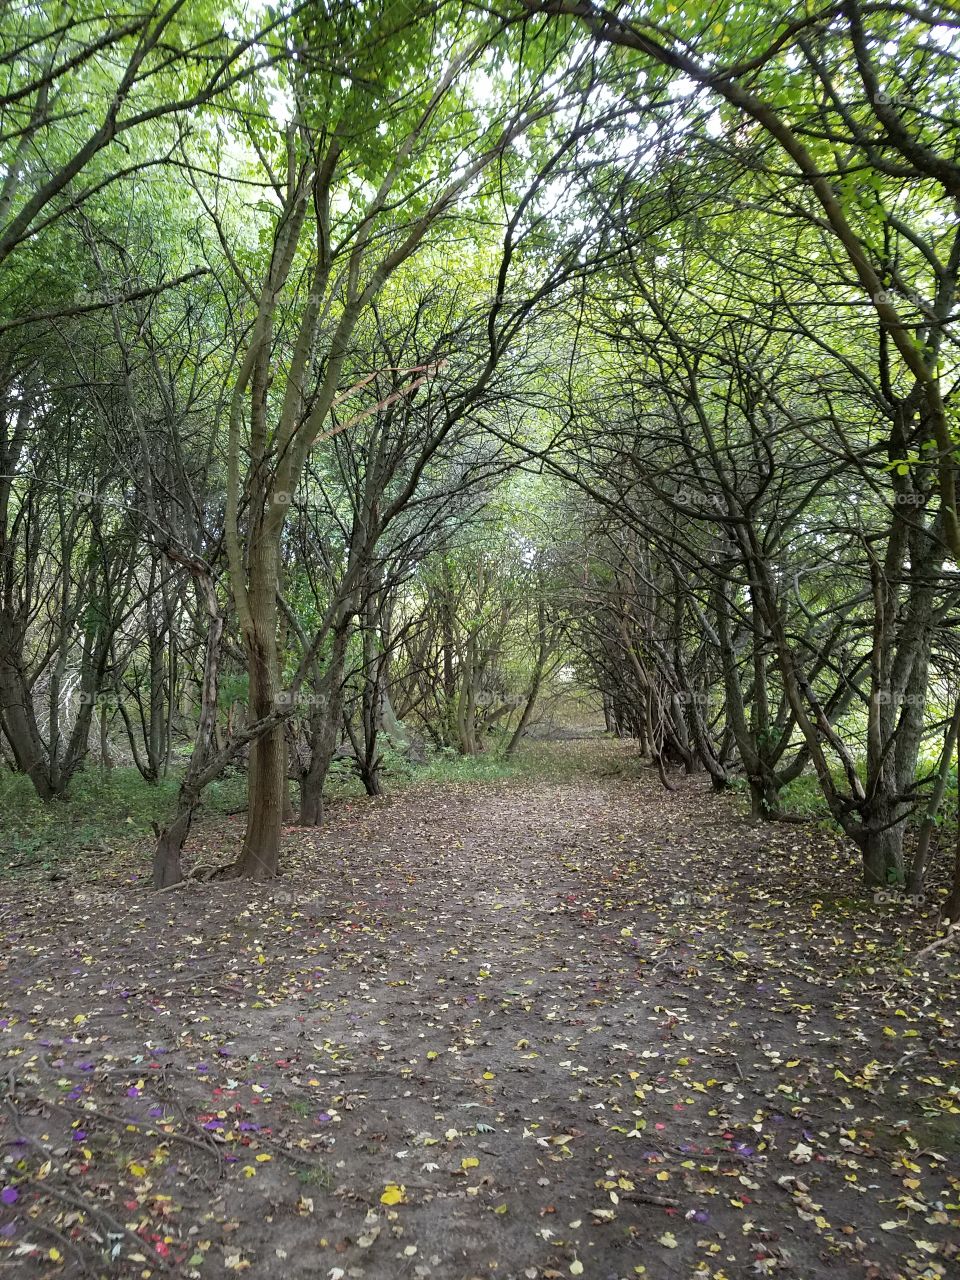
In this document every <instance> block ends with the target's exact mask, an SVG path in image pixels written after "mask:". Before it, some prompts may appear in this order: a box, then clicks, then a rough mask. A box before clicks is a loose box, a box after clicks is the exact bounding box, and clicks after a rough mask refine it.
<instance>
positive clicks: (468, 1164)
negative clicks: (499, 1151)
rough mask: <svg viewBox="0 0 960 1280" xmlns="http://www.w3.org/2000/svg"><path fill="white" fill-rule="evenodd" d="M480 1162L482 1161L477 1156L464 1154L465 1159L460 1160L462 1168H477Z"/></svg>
mask: <svg viewBox="0 0 960 1280" xmlns="http://www.w3.org/2000/svg"><path fill="white" fill-rule="evenodd" d="M479 1163H480V1161H479V1160H478V1159H477V1157H476V1156H464V1157H463V1159H462V1160H461V1161H460V1168H461V1169H476V1167H477V1165H478V1164H479Z"/></svg>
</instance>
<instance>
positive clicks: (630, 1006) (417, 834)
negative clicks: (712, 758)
mask: <svg viewBox="0 0 960 1280" xmlns="http://www.w3.org/2000/svg"><path fill="white" fill-rule="evenodd" d="M288 844H289V849H290V854H289V864H290V865H289V871H288V874H286V875H285V876H284V878H283V880H282V881H281V882H279V884H278V885H277V886H276V887H272V886H271V887H267V888H266V889H260V888H257V887H251V886H244V885H241V884H228V885H210V886H202V887H192V888H189V889H186V890H182V891H178V892H174V893H169V894H164V895H160V896H155V895H152V894H149V893H148V892H147V891H146V890H145V889H144V887H143V877H142V875H141V876H139V877H138V878H133V876H132V872H131V865H132V863H131V861H130V859H129V858H128V859H126V860H125V861H124V860H120V861H118V862H117V863H116V864H114V865H113V866H112V867H111V868H110V869H109V870H108V871H106V872H105V873H104V875H103V876H102V877H101V878H100V880H99V882H98V883H96V884H91V885H89V886H73V887H65V886H62V885H44V893H45V894H46V895H47V896H46V897H45V898H44V900H42V901H37V902H35V903H34V904H32V905H30V906H24V905H22V903H20V902H18V903H12V902H5V903H4V904H3V905H2V907H0V941H2V944H3V951H2V953H0V954H2V959H0V967H2V968H3V969H4V970H5V971H4V972H2V973H0V1091H2V1092H3V1094H4V1098H3V1106H2V1108H0V1141H2V1143H3V1146H2V1148H0V1152H2V1159H3V1161H4V1162H5V1163H4V1164H3V1165H0V1275H2V1276H15V1277H20V1276H39V1275H48V1274H49V1275H54V1274H62V1275H66V1274H68V1273H70V1274H76V1275H81V1274H84V1273H85V1274H87V1275H95V1276H118V1277H121V1276H122V1277H124V1278H126V1277H135V1276H136V1277H148V1276H153V1275H159V1274H163V1273H164V1271H165V1270H166V1271H167V1272H168V1273H170V1274H173V1275H176V1276H191V1277H192V1276H200V1277H204V1278H207V1277H220V1276H223V1275H230V1274H233V1273H235V1272H241V1271H244V1270H246V1271H248V1272H249V1274H250V1275H252V1276H257V1277H261V1276H262V1277H267V1276H269V1277H284V1278H286V1277H291V1278H294V1280H298V1278H299V1277H306V1276H311V1277H324V1278H326V1280H342V1278H344V1277H350V1278H351V1280H353V1278H358V1277H367V1278H369V1280H381V1278H384V1280H386V1278H391V1277H401V1276H402V1277H418V1278H421V1277H428V1276H429V1277H435V1278H436V1280H471V1278H474V1277H481V1276H482V1277H491V1276H494V1277H500V1278H501V1280H507V1278H508V1277H521V1276H524V1277H531V1278H532V1277H547V1278H549V1277H557V1276H564V1277H565V1276H569V1275H583V1276H585V1277H588V1278H592V1280H612V1278H615V1277H633V1276H637V1275H639V1276H645V1277H648V1278H649V1280H671V1278H673V1277H680V1278H683V1280H687V1278H689V1277H711V1278H712V1280H724V1277H726V1278H727V1280H734V1278H736V1277H741V1276H742V1277H746V1276H756V1275H781V1274H782V1275H786V1276H792V1277H798V1278H800V1280H814V1278H815V1277H820V1276H824V1277H826V1276H833V1275H841V1276H851V1277H868V1278H869V1277H876V1278H881V1277H882V1278H884V1280H887V1278H889V1280H893V1278H894V1277H907V1278H909V1280H914V1278H915V1277H925V1278H926V1277H929V1278H930V1280H934V1278H935V1277H941V1276H945V1275H948V1274H951V1272H952V1273H953V1274H956V1273H955V1272H953V1271H952V1269H953V1267H954V1266H955V1265H956V1264H955V1261H952V1260H951V1259H953V1258H954V1257H955V1255H956V1254H957V1245H958V1243H960V1229H958V1224H960V1208H958V1202H960V1162H958V1151H960V1136H958V1127H960V1125H958V1121H960V1093H958V1087H957V1080H958V1077H957V1059H958V1056H960V1054H958V1047H957V1046H958V1041H957V1022H956V1006H955V1005H954V1006H953V1007H952V1008H951V1007H950V1005H949V1003H948V1001H949V1000H950V998H951V992H952V993H953V997H954V998H955V995H956V992H957V989H958V988H957V985H956V981H955V979H956V969H957V962H956V960H955V959H954V958H952V957H950V956H946V957H943V958H940V957H935V958H934V959H933V960H931V961H930V962H929V970H930V976H929V978H928V979H927V980H924V979H922V978H919V977H918V978H915V979H913V980H912V981H911V980H910V979H909V978H905V977H903V976H902V975H903V966H902V960H901V958H900V957H901V955H902V952H903V949H904V948H911V947H912V948H916V947H919V946H920V945H921V944H922V940H923V939H924V937H925V936H928V934H929V922H927V923H926V925H924V922H923V921H922V920H918V919H915V918H912V917H910V916H909V915H907V916H905V915H904V914H903V913H902V911H901V908H900V907H898V906H892V905H887V904H878V905H875V904H872V903H863V902H862V901H860V900H859V899H857V898H856V897H853V898H845V897H844V896H843V895H844V894H850V893H851V887H852V886H853V885H854V884H855V879H854V876H853V873H852V871H851V870H850V868H849V866H848V865H847V864H845V862H844V860H843V859H837V860H836V865H833V863H831V866H830V871H829V873H828V875H827V877H826V881H827V882H826V884H824V877H823V874H822V871H821V869H820V864H821V863H823V862H824V861H826V860H827V859H828V858H829V857H832V855H830V854H829V850H828V838H827V837H825V836H823V835H822V834H815V833H810V832H807V831H801V830H799V829H796V828H788V827H777V828H775V829H773V830H770V831H763V832H759V833H758V832H754V831H752V830H750V829H749V828H748V827H746V826H744V825H743V824H742V823H741V822H740V820H739V819H737V818H736V817H735V816H734V803H733V801H723V800H718V799H716V798H714V797H710V796H708V795H707V793H706V791H705V789H704V786H703V783H702V781H699V780H697V781H693V782H690V783H688V784H686V785H685V786H684V788H683V789H682V790H681V791H680V792H678V793H677V794H675V795H665V794H664V793H663V792H662V791H661V790H660V788H659V787H658V785H657V784H656V782H655V780H653V779H644V780H642V781H640V782H637V781H623V780H622V779H618V778H604V777H602V776H587V777H584V778H582V779H581V780H579V781H571V782H564V783H548V782H543V783H524V784H522V785H521V784H502V785H498V786H495V787H478V786H474V787H461V788H458V789H447V790H443V791H440V790H436V789H433V790H431V789H421V790H418V791H410V792H406V793H404V794H403V795H401V796H399V797H397V798H394V799H392V800H391V799H388V800H384V801H379V802H376V803H364V804H357V805H353V806H349V807H344V808H342V809H340V810H339V811H338V812H337V813H336V814H335V816H334V818H333V820H332V821H331V823H330V826H329V828H328V829H327V830H325V831H324V832H323V833H319V834H311V833H307V832H304V831H298V830H293V831H291V832H290V834H289V837H288ZM814 885H818V888H817V889H816V890H814V888H813V887H812V886H814ZM853 892H854V894H855V892H856V891H855V889H854V890H853ZM925 929H926V933H925V931H924V930H925ZM951 982H952V986H951ZM925 988H926V989H925ZM911 992H912V994H911ZM104 1249H105V1250H106V1251H107V1252H112V1253H113V1254H114V1261H113V1262H112V1263H109V1264H107V1263H105V1262H104V1261H103V1259H104V1252H103V1251H104Z"/></svg>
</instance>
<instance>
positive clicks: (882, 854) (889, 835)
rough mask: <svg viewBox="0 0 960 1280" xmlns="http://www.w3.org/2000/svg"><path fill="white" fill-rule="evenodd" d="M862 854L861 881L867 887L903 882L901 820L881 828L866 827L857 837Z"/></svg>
mask: <svg viewBox="0 0 960 1280" xmlns="http://www.w3.org/2000/svg"><path fill="white" fill-rule="evenodd" d="M857 843H858V844H859V846H860V852H861V853H862V855H863V883H864V885H865V886H866V888H868V889H889V888H890V887H891V885H902V884H903V822H902V821H901V822H895V823H892V824H891V825H889V826H886V827H884V828H883V829H882V830H879V831H878V830H876V829H867V830H866V831H864V832H863V833H862V834H861V835H860V836H859V838H858V840H857Z"/></svg>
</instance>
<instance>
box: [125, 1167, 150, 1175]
mask: <svg viewBox="0 0 960 1280" xmlns="http://www.w3.org/2000/svg"><path fill="white" fill-rule="evenodd" d="M127 1168H128V1169H129V1170H130V1172H131V1173H132V1174H133V1176H134V1177H135V1178H142V1177H143V1175H144V1174H145V1173H146V1172H147V1171H146V1169H145V1168H144V1167H143V1165H142V1164H129V1165H127Z"/></svg>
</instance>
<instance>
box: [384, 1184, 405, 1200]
mask: <svg viewBox="0 0 960 1280" xmlns="http://www.w3.org/2000/svg"><path fill="white" fill-rule="evenodd" d="M403 1198H404V1189H403V1187H402V1186H400V1187H398V1186H397V1184H396V1183H395V1182H388V1183H387V1185H386V1187H385V1188H384V1191H383V1195H382V1196H381V1197H380V1203H381V1204H402V1203H403Z"/></svg>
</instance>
